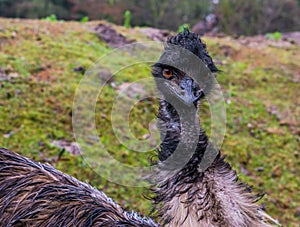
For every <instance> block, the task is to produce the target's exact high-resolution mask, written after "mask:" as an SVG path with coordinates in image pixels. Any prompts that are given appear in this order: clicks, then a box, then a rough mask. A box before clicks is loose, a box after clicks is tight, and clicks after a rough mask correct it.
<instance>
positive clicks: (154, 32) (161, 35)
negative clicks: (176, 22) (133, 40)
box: [140, 28, 171, 42]
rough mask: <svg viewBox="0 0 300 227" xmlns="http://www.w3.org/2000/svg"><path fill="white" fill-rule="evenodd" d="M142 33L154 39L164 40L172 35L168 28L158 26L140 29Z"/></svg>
mask: <svg viewBox="0 0 300 227" xmlns="http://www.w3.org/2000/svg"><path fill="white" fill-rule="evenodd" d="M140 31H141V33H143V34H145V35H146V36H147V38H148V39H151V40H154V41H160V42H164V41H166V40H167V37H168V36H170V35H171V33H170V31H168V30H161V29H156V28H143V29H141V30H140Z"/></svg>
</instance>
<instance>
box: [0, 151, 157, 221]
mask: <svg viewBox="0 0 300 227" xmlns="http://www.w3.org/2000/svg"><path fill="white" fill-rule="evenodd" d="M0 226H64V227H67V226H106V227H117V226H118V227H129V226H136V227H138V226H144V227H150V226H151V227H154V226H159V225H158V224H156V223H155V222H154V221H152V220H151V219H150V218H144V217H142V216H140V215H139V214H137V213H134V212H126V211H124V210H123V209H122V208H121V207H120V206H119V205H118V204H116V203H115V202H114V201H113V200H112V199H110V198H108V197H107V196H106V195H105V194H104V193H103V192H101V191H98V190H96V189H95V188H93V187H92V186H90V185H88V184H85V183H83V182H80V181H78V180H77V179H75V178H73V177H71V176H69V175H67V174H64V173H62V172H60V171H58V170H56V169H55V168H54V167H52V166H50V165H48V164H46V165H45V164H40V163H37V162H34V161H32V160H30V159H27V158H25V157H22V156H20V155H18V154H16V153H14V152H12V151H9V150H6V149H4V148H1V147H0Z"/></svg>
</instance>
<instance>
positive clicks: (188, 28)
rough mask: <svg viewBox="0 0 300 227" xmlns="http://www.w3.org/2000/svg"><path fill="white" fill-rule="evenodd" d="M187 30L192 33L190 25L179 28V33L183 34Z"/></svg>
mask: <svg viewBox="0 0 300 227" xmlns="http://www.w3.org/2000/svg"><path fill="white" fill-rule="evenodd" d="M185 29H187V30H189V31H190V30H191V29H190V25H189V24H183V25H180V26H179V28H178V32H183V31H184V30H185Z"/></svg>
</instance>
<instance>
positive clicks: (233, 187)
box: [0, 30, 277, 227]
mask: <svg viewBox="0 0 300 227" xmlns="http://www.w3.org/2000/svg"><path fill="white" fill-rule="evenodd" d="M168 44H172V45H177V46H180V47H182V48H185V49H187V50H189V51H191V52H192V53H193V54H195V55H197V56H198V57H199V59H200V60H201V61H202V62H203V63H204V64H205V65H206V66H207V67H208V68H209V70H210V71H211V72H217V71H218V69H217V67H216V66H215V64H214V63H213V61H212V59H211V57H210V56H209V54H208V52H207V51H206V46H205V44H203V43H202V42H201V39H200V37H199V36H197V35H196V34H194V33H191V32H189V31H187V30H185V31H184V32H182V33H179V34H178V35H176V36H173V37H170V38H169V39H168V41H167V46H168ZM169 54H172V53H169ZM163 56H166V53H165V52H164V53H163V55H162V57H161V59H160V60H162V58H163ZM152 74H153V76H154V78H155V80H156V83H157V87H158V89H159V90H160V91H161V93H162V94H163V96H164V97H166V100H161V101H160V106H159V114H158V117H159V119H160V122H159V128H160V130H161V132H162V133H161V134H162V135H164V136H163V137H162V142H161V144H160V147H159V149H158V159H159V163H158V164H159V168H160V170H161V172H162V173H164V172H165V170H166V168H165V165H164V163H165V162H166V161H167V160H168V159H170V158H172V155H173V154H174V152H175V150H176V148H177V146H179V144H180V142H181V140H182V138H184V137H185V136H186V135H189V134H193V130H194V129H196V127H194V123H195V122H198V121H199V118H198V114H197V111H198V105H199V104H200V101H201V98H203V97H204V92H203V90H202V88H201V87H200V85H198V84H197V83H196V82H195V81H194V80H193V78H192V77H190V76H188V75H187V74H185V73H184V72H182V71H180V70H178V69H176V68H174V67H172V66H171V65H166V64H163V63H162V62H160V61H159V62H157V63H156V64H155V65H154V66H153V72H152ZM162 81H165V82H166V83H162ZM170 100H177V101H178V102H177V103H179V107H180V110H179V109H176V108H175V107H174V106H172V105H171V104H170V103H169V102H168V101H170ZM178 111H179V112H178ZM179 113H180V114H182V113H183V114H185V115H186V116H187V117H188V118H189V122H190V125H188V126H189V127H186V126H185V127H183V125H184V123H185V122H181V120H180V116H179ZM196 131H197V130H196ZM196 138H197V140H196V149H195V150H194V152H193V154H192V156H191V158H190V159H189V161H188V162H187V163H186V164H185V165H184V166H183V168H181V169H180V170H179V171H178V172H176V173H175V174H174V175H172V176H171V177H169V176H167V177H165V178H160V177H161V176H163V174H158V177H157V182H156V184H155V185H153V187H152V190H153V192H154V193H155V196H154V198H153V203H154V209H153V210H154V211H155V212H156V213H157V215H158V218H159V219H160V222H161V223H163V225H166V226H184V227H185V226H186V227H187V226H190V227H195V226H204V227H208V226H241V227H243V226H263V227H267V226H274V225H272V224H274V223H275V224H277V222H276V221H275V220H274V219H272V218H271V217H270V216H269V215H267V214H266V213H265V212H264V211H263V210H262V209H261V208H260V207H259V205H258V204H256V201H257V200H258V199H259V197H257V196H255V195H253V194H252V193H251V191H250V190H249V188H248V187H247V186H246V185H244V184H242V183H240V182H239V181H238V177H237V174H236V173H235V171H233V170H232V169H231V167H230V165H229V164H228V163H227V162H225V161H224V157H222V156H221V154H220V151H218V152H219V154H218V155H217V157H216V158H215V160H214V162H213V163H212V164H211V166H210V167H209V168H207V169H206V170H201V169H200V168H199V164H200V162H201V160H202V158H203V155H204V153H205V150H206V148H207V146H208V145H209V143H210V142H209V140H208V138H207V135H206V133H205V132H204V131H203V130H199V135H197V137H196ZM193 142H194V141H192V143H193ZM189 145H190V144H189V143H188V142H186V143H185V142H184V143H183V148H184V149H183V150H182V152H181V153H179V155H182V156H185V155H187V154H186V152H185V151H186V149H189ZM0 225H1V226H104V227H112V226H117V227H129V226H142V227H150V226H151V227H152V226H153V227H154V226H161V225H160V224H158V223H155V222H154V221H153V220H152V219H151V218H146V217H142V216H141V215H140V214H138V213H135V212H127V211H125V210H124V209H123V208H122V207H120V206H119V205H118V204H116V203H115V202H114V201H113V200H112V199H110V198H108V197H107V196H106V195H105V194H104V193H103V192H101V191H98V190H96V189H94V188H93V187H92V186H90V185H88V184H85V183H83V182H80V181H78V180H77V179H75V178H73V177H71V176H68V175H66V174H64V173H62V172H60V171H58V170H56V169H55V168H54V167H52V166H50V165H48V164H40V163H37V162H34V161H32V160H30V159H28V158H25V157H23V156H21V155H18V154H16V153H14V152H12V151H9V150H7V149H4V148H1V147H0Z"/></svg>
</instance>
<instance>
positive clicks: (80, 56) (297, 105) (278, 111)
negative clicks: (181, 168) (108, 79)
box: [0, 19, 300, 226]
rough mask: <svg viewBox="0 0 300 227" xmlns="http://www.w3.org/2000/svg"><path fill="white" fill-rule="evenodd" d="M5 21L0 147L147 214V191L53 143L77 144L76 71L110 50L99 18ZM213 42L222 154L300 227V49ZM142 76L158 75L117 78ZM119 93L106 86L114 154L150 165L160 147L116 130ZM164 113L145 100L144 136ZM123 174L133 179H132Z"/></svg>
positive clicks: (133, 116)
mask: <svg viewBox="0 0 300 227" xmlns="http://www.w3.org/2000/svg"><path fill="white" fill-rule="evenodd" d="M103 23H105V22H103ZM0 24H1V27H0V69H2V70H4V71H5V72H6V74H7V75H9V77H10V79H9V80H2V81H0V145H1V146H4V147H7V148H9V149H11V150H14V151H16V152H18V153H21V154H22V155H25V156H27V157H30V158H32V159H35V160H37V161H41V162H50V163H51V164H52V165H54V166H55V167H56V168H58V169H60V170H61V171H63V172H66V173H68V174H70V175H72V176H74V177H76V178H78V179H80V180H82V181H84V182H88V183H90V184H92V185H93V186H95V187H97V188H99V189H101V190H103V191H104V192H105V193H106V194H107V195H109V196H110V197H112V198H114V200H116V201H117V202H118V203H120V204H121V205H122V206H124V207H126V208H127V209H128V210H132V209H134V210H137V211H140V212H142V213H143V214H147V213H148V211H149V210H150V207H151V205H150V202H149V201H147V200H146V199H144V197H143V194H147V190H146V189H144V188H136V187H135V188H134V187H125V186H122V185H118V184H115V183H112V182H109V181H108V180H106V179H104V178H103V177H100V176H99V175H97V174H96V173H95V172H94V171H93V170H92V169H90V168H89V167H88V166H87V164H86V163H85V162H84V160H83V159H82V158H81V157H80V156H76V155H72V154H69V153H67V152H65V153H63V156H62V158H61V159H59V161H57V157H58V155H59V153H60V152H61V151H60V149H58V148H56V147H54V146H52V145H51V142H52V141H53V140H70V141H73V140H74V138H73V131H72V107H73V99H74V94H75V91H76V88H77V87H78V84H79V82H80V80H81V79H82V77H83V75H82V74H81V73H79V72H75V71H74V68H76V67H79V66H81V67H83V68H85V69H88V68H89V67H92V66H93V64H94V63H95V62H96V61H97V60H98V59H99V57H101V56H103V55H104V54H106V53H109V52H110V51H111V48H109V47H108V46H107V45H106V44H105V43H104V42H102V41H100V40H99V39H98V37H97V35H96V34H94V33H93V32H92V29H93V28H94V27H95V26H96V25H97V22H86V23H80V22H61V23H51V22H49V21H42V20H40V21H38V20H10V19H0ZM112 26H113V27H114V28H115V29H117V30H118V31H120V32H121V33H122V34H123V35H125V36H128V37H129V38H131V39H136V40H137V41H145V40H147V39H146V37H145V36H144V35H143V34H141V33H140V32H139V29H138V28H135V29H128V30H127V29H125V28H124V27H117V26H114V25H112ZM204 40H205V41H206V43H207V45H208V49H209V51H210V53H211V54H212V55H213V58H214V59H216V60H217V61H218V62H220V63H222V65H221V66H220V68H221V69H222V71H223V72H222V73H220V74H219V75H218V77H217V79H218V82H219V84H220V85H221V87H222V89H223V93H224V97H225V100H226V109H227V133H226V136H225V141H224V144H223V147H222V150H223V153H224V154H226V155H227V160H228V161H229V162H230V163H231V164H232V166H233V168H234V169H236V170H237V172H238V173H239V175H240V178H241V179H242V180H243V181H245V182H248V183H249V184H250V185H251V186H252V187H253V188H254V191H255V192H257V193H260V192H265V194H266V195H265V197H264V198H263V200H262V201H261V202H262V203H263V204H264V205H265V207H266V210H267V212H268V213H269V214H270V215H271V216H273V217H275V218H277V219H279V220H280V222H281V223H282V224H283V225H285V226H298V225H299V222H300V211H299V209H300V194H299V187H300V185H299V182H300V179H299V170H300V168H299V166H300V162H299V155H300V154H299V150H300V149H299V148H300V145H299V143H300V141H299V133H300V132H299V126H300V125H299V122H300V121H299V120H300V119H299V116H300V100H299V97H300V89H299V83H300V81H299V71H300V63H299V62H300V59H299V46H296V45H290V46H283V47H275V46H270V45H261V46H258V47H254V48H253V47H248V46H246V45H243V44H241V43H240V42H238V41H237V40H234V39H232V38H230V37H224V38H204ZM225 50H226V51H225ZM225 52H226V53H225ZM228 53H230V54H228ZM131 58H132V57H131V56H130V53H129V54H128V55H126V54H124V55H122V56H115V57H114V58H112V59H111V62H106V65H104V66H103V68H105V67H106V69H108V70H111V71H112V72H113V69H114V68H113V67H114V65H115V64H117V63H122V64H124V63H126V62H130V61H132V59H131ZM110 66H111V67H110ZM142 78H151V76H150V69H149V66H148V65H147V64H145V65H143V64H140V65H137V66H135V67H129V68H126V69H124V70H122V71H121V72H119V73H118V75H117V76H116V77H114V83H115V85H116V86H117V87H119V86H121V85H122V84H124V83H125V82H126V83H130V82H134V81H136V80H137V79H142ZM297 78H298V82H297ZM118 92H119V90H118V89H115V88H114V86H107V87H105V88H104V90H103V93H102V95H101V97H99V98H98V101H97V104H96V125H97V132H98V134H99V135H100V139H101V142H102V143H103V144H104V145H105V146H106V149H107V150H108V151H109V153H110V154H111V155H113V157H114V158H115V159H117V160H119V161H120V162H123V163H127V164H130V165H136V166H147V165H148V162H149V159H150V157H151V156H153V151H152V152H148V153H138V152H133V151H132V150H131V149H129V148H127V147H126V146H125V145H124V144H121V143H120V142H119V141H118V139H117V138H116V136H115V134H114V131H113V128H112V126H111V119H110V116H111V111H112V105H113V103H114V99H115V97H116V95H118ZM156 112H157V102H156V101H155V100H153V99H147V100H145V101H144V102H139V103H137V104H136V105H135V106H134V108H133V109H132V111H131V112H130V117H129V119H130V120H129V122H130V129H131V131H132V132H133V134H134V135H136V136H137V137H138V138H140V139H143V138H145V136H147V135H148V134H149V129H148V127H149V123H151V122H152V121H153V119H155V113H156ZM203 112H204V113H205V114H204V116H203V122H204V127H205V128H207V129H208V128H209V127H208V126H209V117H208V113H209V109H208V105H207V104H205V105H203ZM117 120H118V119H117ZM119 120H120V119H119ZM129 141H131V140H129ZM116 168H117V167H116ZM123 180H124V181H126V180H128V181H130V179H126V176H125V179H123Z"/></svg>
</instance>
